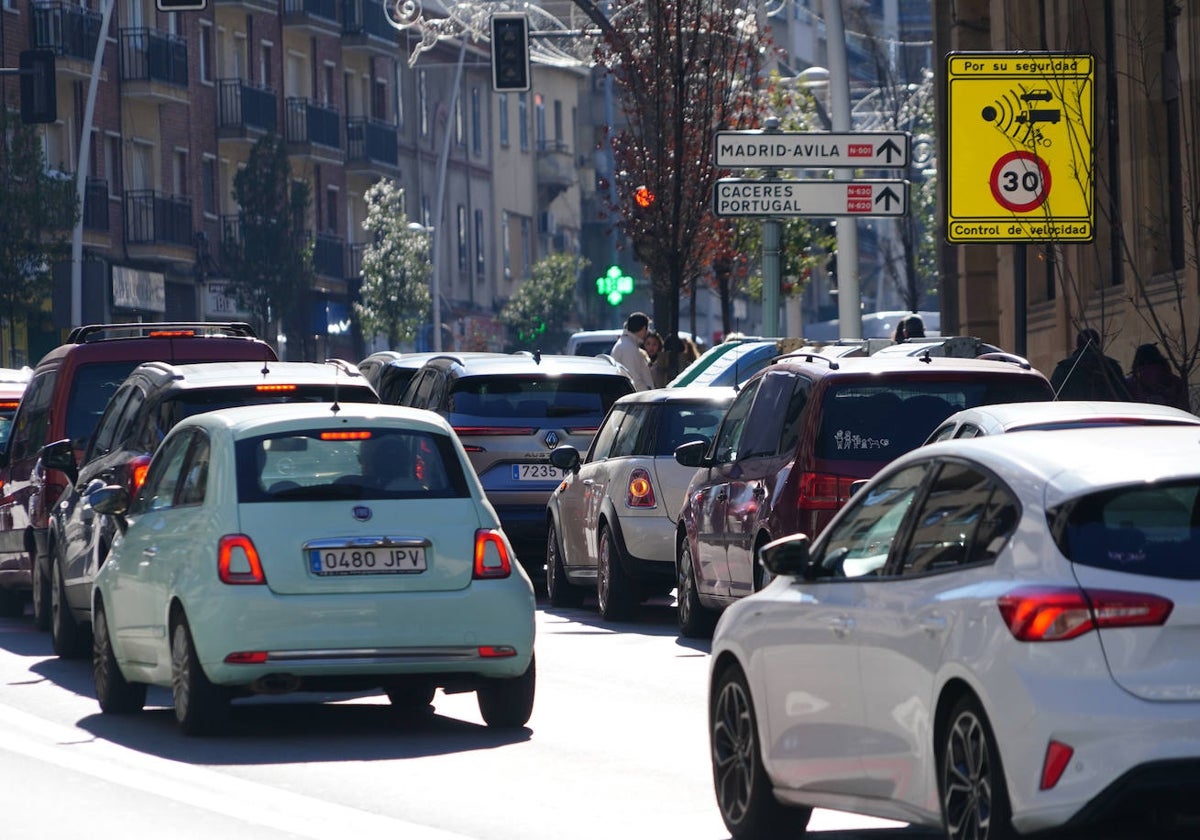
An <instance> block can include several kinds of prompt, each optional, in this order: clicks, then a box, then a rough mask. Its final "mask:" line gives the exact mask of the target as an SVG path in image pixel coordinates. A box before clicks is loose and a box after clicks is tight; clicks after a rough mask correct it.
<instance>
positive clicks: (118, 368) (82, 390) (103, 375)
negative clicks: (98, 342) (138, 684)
mask: <svg viewBox="0 0 1200 840" xmlns="http://www.w3.org/2000/svg"><path fill="white" fill-rule="evenodd" d="M139 364H140V362H137V361H132V362H97V363H95V364H90V365H80V366H79V368H78V369H76V371H75V378H74V379H73V380H72V381H71V393H70V394H68V395H67V415H66V425H67V429H66V431H67V437H69V438H70V439H71V440H72V442H74V443H75V446H76V448H77V449H82V448H83V443H84V442H85V441H86V440H87V439H88V438H89V437H91V434H92V432H93V431H94V430H95V428H96V423H97V422H98V421H99V420H100V415H101V414H103V413H104V407H105V406H106V405H107V404H108V400H109V398H110V397H112V395H113V393H114V392H115V391H116V390H117V388H119V387H120V386H121V383H122V382H124V381H125V377H127V376H129V374H130V373H131V372H132V371H133V369H134V368H135V367H137V366H138V365H139Z"/></svg>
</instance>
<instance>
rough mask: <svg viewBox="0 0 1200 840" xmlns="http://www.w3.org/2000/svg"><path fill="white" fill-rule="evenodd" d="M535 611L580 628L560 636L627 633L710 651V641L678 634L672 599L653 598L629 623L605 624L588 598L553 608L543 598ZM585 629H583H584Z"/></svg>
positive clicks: (594, 604)
mask: <svg viewBox="0 0 1200 840" xmlns="http://www.w3.org/2000/svg"><path fill="white" fill-rule="evenodd" d="M538 610H539V611H541V612H542V613H545V614H546V615H553V616H556V617H558V618H561V619H562V620H564V621H570V622H573V623H575V624H580V625H583V628H581V629H576V630H560V631H556V632H560V633H562V634H563V635H577V636H578V635H598V636H599V635H606V634H610V633H627V634H637V635H641V636H654V637H658V638H664V637H671V636H674V637H676V639H675V643H676V644H677V645H679V646H680V647H682V648H687V649H689V650H692V651H696V652H698V653H705V654H707V653H709V652H710V651H711V650H712V640H710V639H688V638H685V637H683V636H680V635H679V624H678V620H677V619H676V616H675V599H674V598H672V597H665V598H652V599H650V600H649V601H646V602H644V603H643V604H641V605H640V606H639V607H638V610H637V613H636V615H634V617H633V618H632V619H630V620H629V621H605V620H604V619H603V618H601V617H600V614H599V613H598V612H597V611H596V601H595V599H594V598H591V597H589V598H588V599H587V600H586V601H584V603H583V606H582V607H552V606H550V603H549V602H548V601H546V600H545V599H544V598H539V599H538ZM585 628H586V629H585Z"/></svg>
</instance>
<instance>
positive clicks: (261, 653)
mask: <svg viewBox="0 0 1200 840" xmlns="http://www.w3.org/2000/svg"><path fill="white" fill-rule="evenodd" d="M225 661H226V662H228V663H229V664H230V665H261V664H262V663H264V662H266V661H267V652H266V651H265V650H239V651H237V652H236V653H231V654H229V655H228V656H226V657H225Z"/></svg>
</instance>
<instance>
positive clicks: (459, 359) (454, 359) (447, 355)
mask: <svg viewBox="0 0 1200 840" xmlns="http://www.w3.org/2000/svg"><path fill="white" fill-rule="evenodd" d="M435 359H449V360H450V361H452V362H454V363H455V364H458V365H465V364H466V362H465V361H464V360H463V357H462V356H458V355H455V354H454V353H438V354H437V355H436V356H430V357H429V358H428V359H426V361H429V362H432V361H433V360H435Z"/></svg>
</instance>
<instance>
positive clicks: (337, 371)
mask: <svg viewBox="0 0 1200 840" xmlns="http://www.w3.org/2000/svg"><path fill="white" fill-rule="evenodd" d="M341 375H342V366H341V365H334V366H333V405H331V406H329V410H330V411H332V412H333V414H334V416H336V415H337V413H338V412H339V411H341V410H342V407H341V406H340V405H338V386H340V385H341V384H342V380H341Z"/></svg>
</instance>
